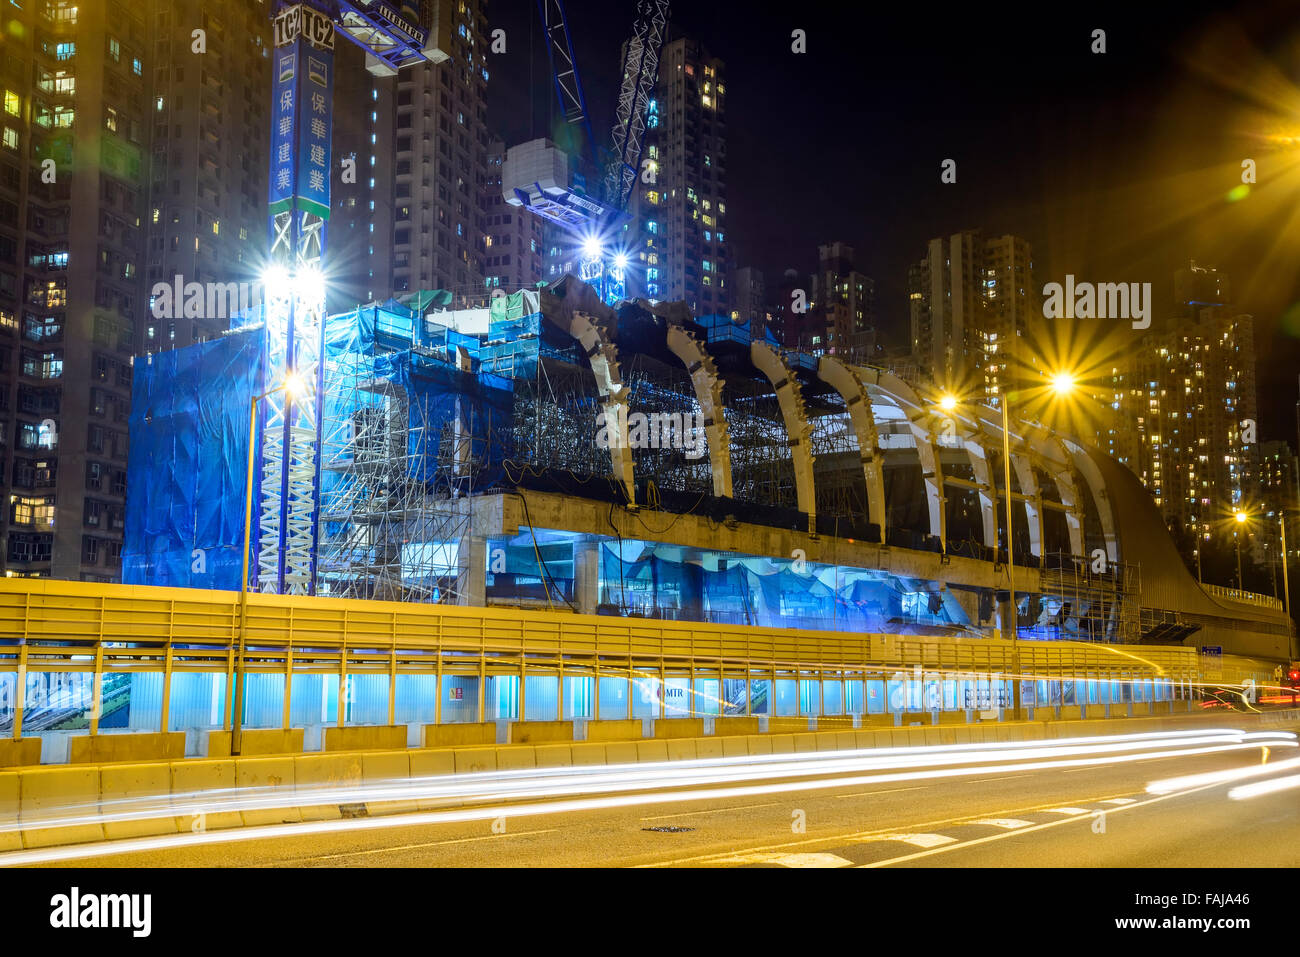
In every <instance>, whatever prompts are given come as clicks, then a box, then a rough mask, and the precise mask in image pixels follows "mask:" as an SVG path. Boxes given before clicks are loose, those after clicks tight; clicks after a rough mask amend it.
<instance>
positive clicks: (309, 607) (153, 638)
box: [0, 579, 1271, 733]
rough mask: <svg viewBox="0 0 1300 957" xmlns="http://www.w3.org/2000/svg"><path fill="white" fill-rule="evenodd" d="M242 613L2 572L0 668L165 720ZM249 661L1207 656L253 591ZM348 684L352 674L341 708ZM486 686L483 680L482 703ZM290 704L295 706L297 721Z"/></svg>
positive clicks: (752, 664) (786, 667) (940, 666)
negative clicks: (133, 677) (129, 698)
mask: <svg viewBox="0 0 1300 957" xmlns="http://www.w3.org/2000/svg"><path fill="white" fill-rule="evenodd" d="M239 623H240V601H239V595H238V594H236V593H233V592H219V591H206V590H198V589H182V588H153V587H140V586H123V585H105V584H96V583H87V582H65V581H54V580H49V579H45V580H36V579H0V673H4V672H8V673H10V674H12V673H14V672H17V675H18V681H17V687H18V688H23V687H25V676H26V675H27V674H29V673H42V672H44V673H47V674H48V673H60V672H63V673H66V672H73V673H76V672H80V673H93V674H94V680H93V687H94V688H99V687H100V679H101V676H102V675H104V674H113V673H117V674H132V673H159V672H161V673H162V674H163V675H164V678H163V688H162V692H163V693H162V707H163V714H162V726H163V727H164V728H165V727H167V707H168V701H169V689H170V687H171V679H172V676H173V675H174V674H177V673H194V672H200V673H202V672H206V673H224V674H225V675H226V678H227V684H226V687H227V688H229V687H230V678H231V676H232V675H233V674H234V673H235V671H236V657H237V655H238V653H239V648H240V643H239ZM1243 662H1244V663H1240V666H1238V665H1237V664H1234V665H1231V666H1229V668H1223V664H1220V665H1219V667H1220V668H1223V670H1224V671H1225V672H1226V671H1228V670H1232V671H1233V672H1234V674H1235V673H1236V672H1238V671H1241V673H1243V674H1252V673H1256V672H1257V671H1262V670H1263V669H1264V667H1265V666H1264V665H1263V664H1262V663H1255V662H1246V661H1244V660H1243ZM243 664H244V666H243V669H242V670H243V671H245V672H247V673H250V674H264V675H266V674H275V675H282V676H284V678H285V681H286V683H288V682H290V681H291V680H292V678H293V677H294V676H297V675H338V676H340V677H341V678H342V677H344V676H348V675H387V676H390V678H391V679H392V680H390V682H389V687H390V689H391V688H392V687H393V686H394V685H395V684H396V677H397V676H398V675H437V676H438V681H437V683H436V685H435V687H438V688H441V687H442V676H453V677H454V676H462V677H470V676H473V677H477V678H479V679H483V678H486V677H489V676H500V675H510V676H520V677H522V676H523V675H524V674H525V673H526V674H528V675H530V676H551V677H560V678H563V677H566V676H567V677H573V678H579V677H594V678H597V679H599V678H601V677H611V678H613V677H622V678H630V677H633V676H636V677H653V678H656V679H658V680H659V681H660V682H664V681H666V680H667V679H669V678H672V677H673V676H688V675H689V676H692V677H699V678H702V679H723V678H726V679H753V680H767V679H777V678H780V679H783V680H788V679H797V680H824V681H837V680H854V681H857V680H862V679H879V678H882V677H886V678H889V679H891V680H892V679H894V678H896V677H897V676H898V675H899V674H900V673H902V674H906V675H907V677H909V678H910V677H911V676H912V675H916V676H917V677H920V675H921V674H924V675H925V676H926V678H927V679H931V678H936V677H940V676H944V677H953V676H961V675H980V676H989V675H994V676H1000V677H1001V678H1003V679H1011V678H1013V677H1021V678H1029V677H1032V678H1043V679H1059V678H1074V679H1079V680H1083V679H1098V680H1101V681H1106V680H1124V681H1127V680H1133V681H1149V680H1150V679H1152V678H1159V679H1161V680H1162V682H1164V683H1171V682H1172V683H1175V684H1179V685H1183V686H1184V687H1187V688H1190V686H1191V684H1192V683H1194V682H1196V681H1198V680H1200V678H1201V668H1202V666H1203V664H1204V663H1203V662H1201V661H1200V660H1199V656H1198V655H1197V654H1196V651H1195V649H1192V648H1181V647H1160V646H1141V645H1116V644H1094V643H1088V642H1078V641H1019V642H1014V643H1013V642H1011V641H1007V640H1005V639H999V638H979V637H938V636H908V635H888V634H887V635H876V634H872V635H865V634H851V633H844V632H819V631H805V630H795V629H777V628H758V627H749V626H743V625H724V624H708V623H695V622H674V621H663V620H657V619H628V618H618V617H608V616H584V615H574V614H569V613H567V612H550V611H522V610H516V609H502V608H490V607H489V608H463V607H452V606H444V605H424V604H414V603H398V602H380V601H360V600H349V599H340V598H307V597H295V596H282V595H259V594H253V595H249V596H248V608H247V630H246V632H245V637H244V644H243ZM1256 665H1258V668H1255V667H1254V666H1256ZM1268 668H1269V670H1271V665H1270V666H1268ZM1223 677H1224V678H1226V677H1227V675H1226V674H1224V675H1223ZM1213 680H1222V679H1220V678H1219V676H1217V675H1216V676H1214V679H1213ZM345 683H346V682H344V681H342V680H340V681H339V689H340V690H339V694H340V704H341V703H342V695H343V686H344V684H345ZM484 683H485V682H484V681H482V680H480V681H479V682H478V685H479V689H478V691H479V695H480V697H481V695H482V694H483V686H484ZM520 684H522V682H520ZM560 684H561V686H563V682H562V681H561V682H560ZM599 684H600V682H599V681H597V682H596V685H597V686H599ZM391 693H392V692H391V690H390V696H391ZM597 694H599V692H597ZM390 701H391V697H390ZM228 708H229V705H228V704H227V721H228V718H229V711H228ZM287 711H288V706H287V702H286V721H287ZM390 711H391V704H390ZM339 713H340V714H341V713H343V712H342V708H340V711H339ZM479 713H480V714H482V713H483V711H482V707H481V702H480V709H479ZM96 730H97V719H92V723H91V731H92V733H93V732H94V731H96Z"/></svg>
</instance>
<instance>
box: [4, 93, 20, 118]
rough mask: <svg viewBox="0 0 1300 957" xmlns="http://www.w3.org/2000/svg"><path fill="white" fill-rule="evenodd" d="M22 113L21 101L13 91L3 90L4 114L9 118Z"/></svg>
mask: <svg viewBox="0 0 1300 957" xmlns="http://www.w3.org/2000/svg"><path fill="white" fill-rule="evenodd" d="M22 111H23V100H22V97H20V96H19V95H18V94H17V93H15V92H14V91H13V90H5V112H6V113H8V114H9V115H10V116H18V115H19V114H20V113H22Z"/></svg>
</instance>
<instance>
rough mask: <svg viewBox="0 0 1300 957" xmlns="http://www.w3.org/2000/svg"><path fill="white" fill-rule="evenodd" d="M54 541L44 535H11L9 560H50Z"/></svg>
mask: <svg viewBox="0 0 1300 957" xmlns="http://www.w3.org/2000/svg"><path fill="white" fill-rule="evenodd" d="M52 545H53V542H52V540H51V539H50V538H48V537H46V536H44V535H10V536H9V561H11V562H48V561H49V560H50V553H51V550H52Z"/></svg>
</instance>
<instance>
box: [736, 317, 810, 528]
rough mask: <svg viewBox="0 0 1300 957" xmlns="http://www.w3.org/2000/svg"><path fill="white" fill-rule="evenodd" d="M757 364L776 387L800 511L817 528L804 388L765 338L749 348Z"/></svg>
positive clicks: (781, 356) (788, 365)
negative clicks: (787, 437) (764, 340)
mask: <svg viewBox="0 0 1300 957" xmlns="http://www.w3.org/2000/svg"><path fill="white" fill-rule="evenodd" d="M749 354H750V359H751V361H752V362H753V363H754V366H755V367H756V368H757V369H758V370H759V371H760V372H762V373H763V375H765V376H767V378H768V381H770V382H771V383H772V388H774V389H775V390H776V400H777V403H778V404H779V405H780V407H781V417H782V419H784V420H785V430H786V433H787V435H788V436H789V442H790V456H791V458H792V459H793V460H794V483H795V494H796V497H797V498H798V503H799V511H801V512H804V513H806V514H807V516H808V531H809V532H811V533H813V534H815V533H816V531H817V493H816V488H815V486H814V484H813V454H812V426H811V425H809V424H808V412H807V409H806V408H805V407H804V402H803V390H802V389H800V387H799V380H798V379H796V378H795V375H794V370H793V369H791V368H790V364H789V363H788V362H786V360H785V356H783V355H782V354H781V353H780V352H778V351H777V350H776V349H774V348H772V346H770V345H768V344H767V343H766V342H754V343H752V344H751V345H750V349H749Z"/></svg>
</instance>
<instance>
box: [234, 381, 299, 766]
mask: <svg viewBox="0 0 1300 957" xmlns="http://www.w3.org/2000/svg"><path fill="white" fill-rule="evenodd" d="M305 391H306V384H305V383H304V381H303V378H302V376H300V375H298V373H297V372H292V371H291V372H289V373H288V374H287V375H285V377H284V381H283V382H281V383H280V384H279V385H278V386H276V387H275V388H274V389H269V390H267V391H266V392H263V393H262V394H261V395H253V396H249V400H248V472H247V475H246V476H245V482H244V484H245V489H244V563H243V573H242V574H241V575H240V578H239V647H238V650H237V651H236V653H235V675H234V678H235V696H234V697H235V700H234V715H233V716H232V718H231V733H230V753H231V754H232V755H237V754H239V752H240V736H241V735H242V734H243V730H244V636H245V633H246V631H247V629H248V553H249V551H250V549H251V541H252V537H253V466H254V462H255V460H256V457H257V403H259V402H261V401H262V400H263V399H265V398H267V397H268V396H272V395H275V394H276V393H277V392H283V393H284V394H285V397H286V398H287V399H288V400H289V401H290V402H292V401H293V400H294V399H295V398H296V397H297V396H299V395H302V394H303V393H304V392H305Z"/></svg>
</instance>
